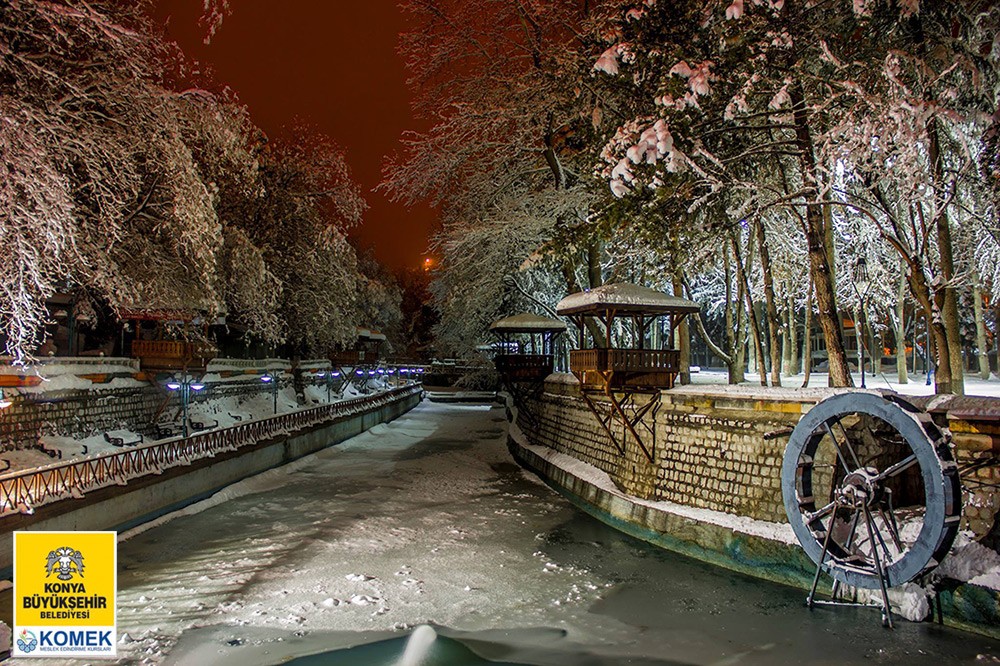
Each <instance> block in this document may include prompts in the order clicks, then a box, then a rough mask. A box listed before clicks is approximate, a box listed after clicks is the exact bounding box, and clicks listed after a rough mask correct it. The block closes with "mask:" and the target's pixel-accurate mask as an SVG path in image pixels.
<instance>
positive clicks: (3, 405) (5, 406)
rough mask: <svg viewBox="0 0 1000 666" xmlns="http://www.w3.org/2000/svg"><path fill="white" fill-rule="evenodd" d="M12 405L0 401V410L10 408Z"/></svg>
mask: <svg viewBox="0 0 1000 666" xmlns="http://www.w3.org/2000/svg"><path fill="white" fill-rule="evenodd" d="M13 404H14V403H13V402H11V401H10V400H0V409H7V408H8V407H10V406H11V405H13Z"/></svg>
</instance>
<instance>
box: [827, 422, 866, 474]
mask: <svg viewBox="0 0 1000 666" xmlns="http://www.w3.org/2000/svg"><path fill="white" fill-rule="evenodd" d="M834 423H836V424H837V425H838V426H840V432H841V433H843V435H844V448H846V449H847V452H848V453H849V454H851V464H852V465H854V469H857V468H859V467H861V459H860V458H858V454H857V453H856V452H855V451H854V446H852V445H851V436H850V435H849V434H848V432H847V428H845V427H844V424H843V423H841V421H840V419H839V418H838V419H834ZM827 431H828V432H829V433H830V437H833V428H830V427H829V426H828V427H827ZM838 448H839V445H838Z"/></svg>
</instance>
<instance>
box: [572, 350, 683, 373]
mask: <svg viewBox="0 0 1000 666" xmlns="http://www.w3.org/2000/svg"><path fill="white" fill-rule="evenodd" d="M680 360H681V356H680V352H679V351H677V350H676V349H574V350H572V351H571V352H570V356H569V363H570V367H571V368H572V369H573V370H574V371H581V372H582V371H586V370H594V371H601V372H610V371H615V372H678V371H679V369H680Z"/></svg>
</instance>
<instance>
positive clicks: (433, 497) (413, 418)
mask: <svg viewBox="0 0 1000 666" xmlns="http://www.w3.org/2000/svg"><path fill="white" fill-rule="evenodd" d="M505 425H506V424H505V421H504V415H503V411H502V410H500V409H497V408H493V409H490V408H488V407H485V406H468V405H438V404H433V403H426V402H425V403H423V404H422V405H421V406H419V407H418V408H416V409H415V410H413V411H412V412H410V413H409V414H408V415H406V416H404V417H402V418H400V419H399V420H397V421H395V422H393V423H391V424H389V425H382V426H378V427H377V428H375V429H374V430H373V431H371V432H369V433H366V434H365V435H362V436H360V437H357V438H355V439H352V440H350V441H348V442H346V443H344V444H342V445H340V446H337V447H334V448H331V449H328V450H325V451H322V452H320V453H318V454H316V455H314V456H312V457H310V458H307V459H304V460H302V461H298V462H296V463H294V464H292V465H289V466H286V467H285V468H282V469H279V470H273V471H271V472H267V473H265V474H263V475H261V476H259V477H256V478H254V479H251V480H248V481H245V482H243V483H241V484H237V486H234V487H232V488H230V489H227V491H225V495H226V497H225V498H213V499H211V500H208V501H207V502H206V503H203V504H202V505H200V506H196V507H194V508H193V509H189V510H187V511H186V512H185V515H179V516H175V517H174V518H173V519H172V520H170V521H166V522H163V523H162V524H160V525H157V526H154V527H152V528H148V529H146V530H145V531H142V532H141V533H137V534H133V535H132V536H131V537H130V538H129V539H128V540H127V541H124V542H123V543H122V544H121V546H120V550H119V559H120V565H121V571H120V573H119V587H120V611H119V633H120V634H127V636H123V639H122V644H121V645H120V652H119V654H120V655H122V656H124V657H127V658H128V659H130V660H132V661H133V662H136V663H139V662H151V663H167V664H192V665H200V664H213V665H214V664H218V665H222V666H225V665H229V664H231V665H237V666H252V665H253V664H276V663H286V662H288V663H292V664H298V665H299V666H306V665H316V664H350V665H352V666H355V665H357V666H361V665H363V664H397V663H399V664H413V665H415V664H473V663H486V662H483V661H481V659H480V657H485V658H488V659H490V660H492V661H495V662H500V663H516V664H566V665H570V664H572V665H591V664H676V663H693V664H777V663H794V662H808V663H813V664H822V663H828V664H844V663H885V664H890V663H901V662H903V661H906V662H908V663H910V662H912V663H928V664H929V663H934V664H940V663H963V662H964V663H973V662H977V663H984V662H985V663H993V662H995V661H996V660H997V657H1000V648H998V644H997V643H995V642H992V641H989V640H986V639H982V638H978V637H975V636H972V635H969V634H961V633H958V632H954V631H950V630H945V629H941V628H938V627H936V626H934V625H929V624H922V625H917V624H909V623H906V622H900V623H899V627H898V628H897V629H896V630H895V631H886V630H883V629H882V627H881V626H880V624H879V620H878V615H877V614H876V613H875V612H874V611H871V612H867V611H854V610H838V611H831V610H818V611H815V612H811V613H810V612H809V611H807V610H806V609H805V608H804V607H803V605H802V600H803V597H804V593H803V592H800V591H798V590H792V589H787V588H783V587H779V586H775V585H770V584H767V583H763V582H760V581H757V580H752V579H748V578H745V577H742V576H739V575H736V574H731V573H729V572H726V571H723V570H719V569H714V568H711V567H708V566H704V565H701V564H699V563H697V562H692V561H689V560H686V559H683V558H679V557H675V556H672V555H670V554H668V553H665V552H663V551H659V550H657V549H654V548H652V547H649V546H647V545H645V544H643V543H641V542H637V541H634V540H632V539H629V538H628V537H625V536H622V535H620V534H618V533H617V532H615V531H613V530H611V529H609V528H606V527H604V526H603V525H601V524H600V523H597V522H596V521H594V520H592V519H590V518H589V517H587V516H586V515H584V514H581V513H580V512H578V511H577V510H576V509H574V508H573V507H572V506H571V505H570V504H569V503H568V502H566V501H565V500H564V499H563V498H562V497H560V496H559V495H557V494H555V493H554V492H552V491H551V490H549V489H548V488H547V487H546V486H544V485H542V484H541V483H539V482H538V481H537V479H534V478H533V477H531V476H529V475H527V474H525V473H522V471H521V470H520V468H518V467H517V466H516V465H515V464H514V463H513V462H512V461H511V459H510V456H509V454H508V453H507V450H506V446H505V435H504V433H505ZM223 500H225V501H223ZM427 624H430V625H433V627H434V629H433V630H431V629H430V628H428V627H426V626H421V625H427ZM415 629H416V631H414V630H415ZM410 634H412V635H413V638H412V639H409V645H407V640H408V636H409V635H410ZM404 650H408V652H407V654H405V655H404ZM475 654H478V655H480V657H476V656H475ZM308 655H313V656H308ZM421 655H424V656H425V657H426V658H424V659H421V658H420V656H421ZM289 660H291V661H290V662H289Z"/></svg>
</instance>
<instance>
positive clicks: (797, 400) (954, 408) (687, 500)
mask: <svg viewBox="0 0 1000 666" xmlns="http://www.w3.org/2000/svg"><path fill="white" fill-rule="evenodd" d="M829 395H830V393H829V391H826V390H822V389H812V390H805V391H803V390H794V389H767V393H764V392H757V393H756V394H755V393H753V392H751V391H747V390H746V389H740V390H738V391H734V390H732V389H730V388H727V387H709V386H704V387H692V386H688V387H682V388H679V389H675V390H673V391H669V392H664V393H662V394H661V396H660V397H659V398H657V399H658V400H659V407H658V409H657V410H656V413H655V418H652V415H651V414H647V416H646V417H645V419H644V421H645V422H646V423H648V424H650V425H651V427H652V432H648V431H647V430H646V429H645V428H644V427H642V425H641V424H640V425H639V426H638V427H637V430H638V431H639V434H640V436H641V437H642V439H643V441H644V443H645V445H646V447H647V449H648V450H649V451H650V453H652V454H653V461H652V462H650V461H649V460H648V459H647V458H646V456H645V454H644V453H643V452H642V450H641V449H640V448H639V446H638V444H637V443H636V441H635V439H634V438H633V437H632V435H631V434H629V435H628V437H622V436H621V435H620V434H619V436H618V437H616V438H615V439H616V440H617V441H618V443H621V442H623V441H624V443H625V452H624V454H622V453H621V452H620V451H619V450H618V449H617V448H616V447H615V445H614V444H613V443H612V440H611V438H610V437H609V436H608V435H607V433H606V432H605V431H604V429H603V428H602V426H601V425H600V423H599V422H598V420H597V419H596V418H595V416H594V415H593V413H591V411H590V410H589V409H588V407H587V405H586V403H585V402H584V400H583V398H582V396H581V395H580V392H579V387H578V385H576V384H572V383H566V382H564V381H558V382H556V381H551V382H547V383H546V385H545V390H544V392H542V393H541V395H540V396H539V397H538V398H537V399H535V400H532V401H531V402H530V403H528V405H527V406H526V407H527V408H526V409H525V410H522V411H521V413H520V414H519V425H520V427H521V429H522V431H524V433H525V434H526V435H527V436H528V438H529V440H530V441H531V442H532V443H535V444H541V445H544V446H547V447H550V448H552V449H555V450H557V451H559V452H561V453H565V454H568V455H571V456H573V457H575V458H577V459H579V460H583V461H584V462H587V463H589V464H591V465H593V466H595V467H597V468H599V469H601V470H603V471H605V472H607V473H608V475H609V476H610V477H611V479H612V480H613V481H614V482H615V484H616V485H617V486H618V487H619V488H620V489H621V490H622V491H624V492H626V493H628V494H630V495H633V496H636V497H640V498H643V499H649V500H667V501H670V502H675V503H678V504H682V505H686V506H693V507H700V508H706V509H713V510H716V511H723V512H726V513H731V514H734V515H740V516H748V517H751V518H756V519H760V520H769V521H778V522H784V521H785V509H784V505H783V502H782V494H781V463H782V458H783V456H784V450H785V445H786V444H787V442H788V438H787V437H785V436H778V437H775V438H772V439H765V438H764V435H765V434H767V433H772V432H775V431H780V430H784V429H788V428H791V427H793V426H795V424H796V423H798V421H799V419H800V418H801V416H802V414H804V413H805V412H807V411H808V410H809V409H810V408H811V407H812V406H813V405H814V404H815V403H816V402H818V401H819V400H821V399H823V398H824V397H827V396H829ZM646 399H647V398H646V397H644V396H639V397H637V401H638V402H639V403H640V404H642V403H644V402H645V400H646ZM592 400H594V402H595V405H596V406H597V407H598V411H599V412H601V413H606V411H605V410H606V409H607V407H608V403H607V402H606V401H605V400H604V399H602V398H601V397H600V396H592ZM915 402H917V403H918V404H920V405H921V406H924V407H926V408H929V409H930V411H931V413H932V415H933V416H934V418H935V421H938V422H939V424H941V425H950V426H951V430H952V432H953V438H954V442H955V453H956V457H957V459H958V462H959V465H960V468H962V469H965V468H969V467H974V466H976V465H978V466H979V467H978V469H969V470H968V471H964V472H963V474H962V483H963V488H964V491H965V496H964V498H963V499H964V505H965V509H964V519H963V528H966V529H971V530H973V531H974V532H975V533H976V535H977V536H984V535H987V534H991V533H995V534H994V536H996V537H997V541H1000V529H998V528H996V527H995V523H996V520H995V519H996V515H997V511H998V508H1000V492H998V490H997V485H998V484H1000V466H998V464H997V459H996V457H995V456H996V455H997V453H998V452H1000V420H998V417H1000V400H996V399H984V398H977V399H970V398H935V399H933V400H931V399H922V400H915ZM617 423H618V425H617V429H618V431H620V430H621V429H622V428H623V426H622V425H621V422H620V421H618V422H617Z"/></svg>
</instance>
